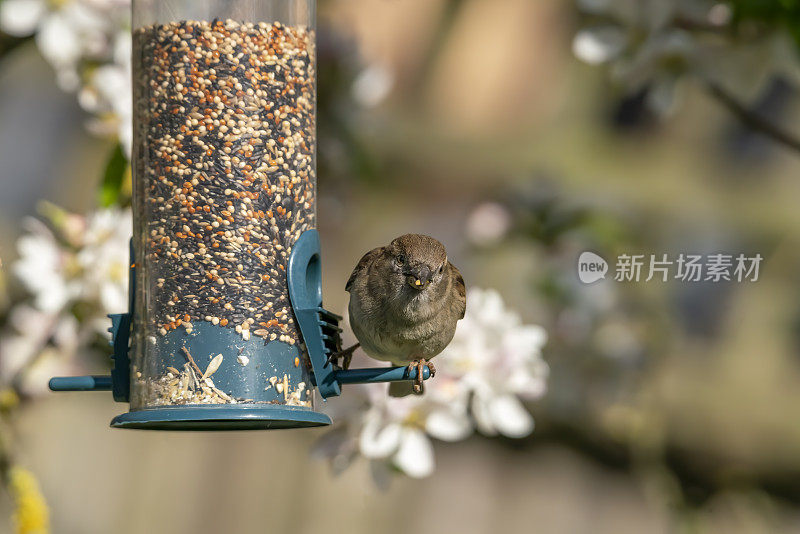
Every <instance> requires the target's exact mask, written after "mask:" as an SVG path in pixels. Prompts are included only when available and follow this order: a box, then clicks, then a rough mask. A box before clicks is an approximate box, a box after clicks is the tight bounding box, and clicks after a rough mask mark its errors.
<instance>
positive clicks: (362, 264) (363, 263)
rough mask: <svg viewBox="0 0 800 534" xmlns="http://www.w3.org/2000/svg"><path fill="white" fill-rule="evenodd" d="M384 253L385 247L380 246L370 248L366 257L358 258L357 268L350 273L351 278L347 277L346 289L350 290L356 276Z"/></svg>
mask: <svg viewBox="0 0 800 534" xmlns="http://www.w3.org/2000/svg"><path fill="white" fill-rule="evenodd" d="M382 253H383V247H378V248H374V249H372V250H370V251H369V252H367V253H366V254H364V257H363V258H361V259H360V260H358V263H357V264H356V268H355V269H353V272H352V273H351V274H350V278H348V279H347V284H346V285H345V286H344V290H345V291H347V292H349V291H350V289H351V288H352V287H353V282H354V281H355V279H356V277H357V276H358V275H359V273H361V272H363V271H364V270H365V269H366V268H367V267H368V266H369V264H370V263H372V261H373V260H374V259H375V258H377V257H378V256H380V255H381V254H382Z"/></svg>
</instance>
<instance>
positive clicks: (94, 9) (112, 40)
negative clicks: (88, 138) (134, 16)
mask: <svg viewBox="0 0 800 534" xmlns="http://www.w3.org/2000/svg"><path fill="white" fill-rule="evenodd" d="M0 30H3V31H5V32H6V33H9V34H11V35H16V36H28V35H34V36H35V41H36V45H37V46H38V48H39V51H40V52H41V54H42V56H43V57H44V58H45V59H46V60H47V61H48V62H49V63H50V64H51V65H52V66H53V68H54V69H55V72H56V80H57V81H58V84H59V86H60V87H61V88H62V89H64V90H66V91H76V92H78V101H79V102H80V104H81V106H83V107H84V108H85V109H86V110H87V111H89V112H90V113H92V114H93V116H94V118H93V120H92V121H91V122H90V126H91V129H92V130H93V131H95V132H96V133H102V134H109V133H111V134H115V135H118V137H119V139H120V141H121V143H122V144H123V146H124V147H125V150H126V152H127V153H128V154H130V148H131V69H130V56H131V38H130V2H129V0H62V1H59V2H52V1H48V0H4V1H2V2H0Z"/></svg>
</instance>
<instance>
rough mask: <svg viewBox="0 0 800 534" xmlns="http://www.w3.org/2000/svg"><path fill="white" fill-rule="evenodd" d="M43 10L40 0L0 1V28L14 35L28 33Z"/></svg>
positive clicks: (42, 3)
mask: <svg viewBox="0 0 800 534" xmlns="http://www.w3.org/2000/svg"><path fill="white" fill-rule="evenodd" d="M44 12H45V5H44V2H43V1H42V0H5V1H4V2H1V3H0V28H2V30H3V31H4V32H6V33H7V34H9V35H13V36H15V37H24V36H26V35H30V34H32V33H33V32H34V30H36V26H37V25H38V24H39V21H40V20H41V19H42V15H44Z"/></svg>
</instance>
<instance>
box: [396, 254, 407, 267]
mask: <svg viewBox="0 0 800 534" xmlns="http://www.w3.org/2000/svg"><path fill="white" fill-rule="evenodd" d="M395 260H396V261H397V263H398V265H403V264H404V263H405V262H406V257H405V255H404V254H398V255H397V257H396V258H395Z"/></svg>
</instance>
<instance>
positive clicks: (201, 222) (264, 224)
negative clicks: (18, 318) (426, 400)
mask: <svg viewBox="0 0 800 534" xmlns="http://www.w3.org/2000/svg"><path fill="white" fill-rule="evenodd" d="M314 10H315V2H314V0H206V1H198V0H134V1H133V102H134V104H133V105H134V113H133V123H134V146H133V154H132V164H133V206H134V210H133V215H134V230H133V239H132V241H131V258H132V259H131V276H130V289H129V292H130V306H129V310H128V312H127V313H123V314H116V315H111V316H110V318H111V328H110V329H109V330H110V332H111V334H112V341H111V344H112V346H113V355H112V358H113V370H112V372H111V376H83V377H57V378H53V379H52V380H51V381H50V388H51V389H52V390H54V391H75V390H111V391H112V392H113V395H114V399H115V400H117V401H121V402H129V403H130V411H129V412H127V413H124V414H122V415H119V416H117V417H116V418H114V419H113V420H112V422H111V426H113V427H120V428H146V429H168V430H173V429H175V430H181V429H186V430H206V429H209V430H221V429H234V430H235V429H253V428H291V427H305V426H319V425H326V424H330V423H331V420H330V418H329V417H328V416H327V415H325V414H323V413H320V412H318V411H316V410H315V405H314V403H315V394H314V391H315V389H316V390H317V391H318V392H319V394H320V396H321V397H322V398H323V399H325V398H327V397H330V396H335V395H339V394H340V393H341V388H342V385H343V384H347V383H364V382H389V381H399V380H414V379H416V371H410V372H409V371H408V370H407V369H406V368H404V367H394V368H381V369H350V370H345V369H342V368H341V367H339V366H338V364H337V362H336V358H335V357H334V356H335V355H336V354H337V353H338V352H340V351H341V340H340V332H341V328H339V321H340V320H341V317H339V316H337V315H336V314H333V313H331V312H329V311H327V310H325V309H324V308H323V307H322V287H321V260H320V243H319V236H318V233H317V230H316V198H317V194H316V164H315V157H316V42H315V31H314ZM423 372H424V376H423V378H427V377H428V375H429V373H428V370H427V369H425V370H424V371H423Z"/></svg>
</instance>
